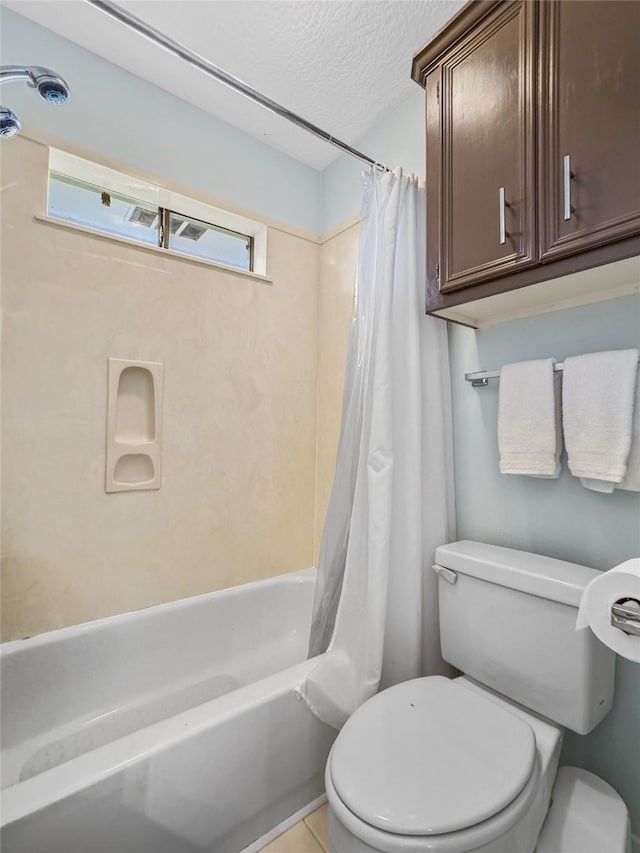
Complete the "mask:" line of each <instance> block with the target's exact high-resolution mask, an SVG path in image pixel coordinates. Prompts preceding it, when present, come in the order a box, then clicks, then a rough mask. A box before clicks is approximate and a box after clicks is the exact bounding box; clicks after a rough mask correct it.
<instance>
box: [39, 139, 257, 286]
mask: <svg viewBox="0 0 640 853" xmlns="http://www.w3.org/2000/svg"><path fill="white" fill-rule="evenodd" d="M52 179H53V180H58V181H63V182H65V183H69V184H71V185H74V186H78V187H80V188H85V189H89V190H93V191H95V192H96V193H98V194H100V193H104V192H106V193H109V194H110V195H112V196H114V197H115V198H118V199H119V200H122V201H126V202H128V203H139V204H140V205H141V206H146V207H149V208H152V209H156V210H157V211H158V216H157V230H158V237H157V240H156V241H154V242H151V243H149V242H147V241H144V240H140V241H139V245H140V247H142V248H145V247H146V248H149V247H154V246H155V248H158V249H160V250H162V251H163V252H167V253H168V254H170V255H171V256H173V257H178V258H183V259H188V260H190V261H201V262H205V263H211V264H214V265H219V266H221V267H223V268H228V269H230V270H234V271H236V272H238V273H240V274H242V273H245V274H251V275H258V276H262V277H266V276H267V269H266V266H267V264H266V259H267V258H266V256H267V226H266V224H265V223H263V222H257V221H255V220H252V219H249V218H248V217H246V216H243V215H241V214H236V213H233V212H232V211H229V210H226V209H223V208H219V207H214V206H213V205H212V204H209V203H207V202H205V201H201V200H199V199H196V198H193V197H189V196H186V195H182V194H181V193H179V192H177V191H175V190H172V189H169V187H167V186H163V185H162V184H159V183H155V182H154V183H152V182H151V181H149V180H146V179H144V178H140V177H137V176H134V175H131V174H127V173H125V172H120V171H118V170H115V169H112V168H110V167H108V166H104V165H102V164H100V163H96V162H94V161H90V160H85V159H83V158H81V157H77V156H76V155H74V154H69V153H68V152H65V151H61V150H59V149H55V148H50V149H49V170H48V175H47V190H49V186H50V182H51V180H52ZM47 213H48V217H50V218H51V219H53V220H54V221H56V222H60V223H61V224H63V225H64V224H67V225H71V226H76V227H84V228H88V229H89V230H93V231H95V232H96V233H100V234H104V236H105V237H108V238H111V239H126V240H127V241H130V242H131V243H133V244H134V245H137V244H138V241H137V240H135V238H130V237H121V236H119V235H117V234H114V233H112V232H110V231H108V230H106V229H103V228H102V227H101V226H100V224H98V223H92V222H91V221H90V220H87V222H86V223H78V222H77V221H76V220H71V219H64V218H62V217H60V216H59V215H55V214H53V213H49V201H48V193H47ZM171 215H174V216H176V217H182V218H184V219H187V220H190V221H192V222H194V223H196V224H201V225H203V226H206V227H207V228H209V229H211V230H214V231H217V232H218V233H221V234H227V235H230V236H233V237H237V238H240V239H242V240H244V241H245V242H246V244H247V254H248V258H247V260H248V267H244V266H238V265H236V264H233V263H226V262H225V261H220V260H216V259H215V258H208V257H206V256H204V255H199V254H191V253H189V252H186V251H182V250H179V249H175V248H172V247H171V246H170V238H171V236H173V235H171V232H170V227H169V223H170V219H171Z"/></svg>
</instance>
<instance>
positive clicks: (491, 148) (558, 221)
mask: <svg viewBox="0 0 640 853" xmlns="http://www.w3.org/2000/svg"><path fill="white" fill-rule="evenodd" d="M638 32H640V2H627V0H544V2H538V0H473V2H471V3H467V5H466V6H464V7H463V8H462V9H461V11H460V12H459V13H458V14H457V15H456V16H455V17H454V18H453V19H452V20H451V21H450V22H449V23H448V24H447V25H446V26H445V27H444V28H443V29H442V30H441V31H440V32H439V33H438V34H437V35H436V36H435V37H434V38H433V39H432V40H431V41H430V42H429V43H428V44H427V45H426V46H425V47H424V48H423V49H422V50H421V51H420V52H419V53H418V54H417V55H416V57H415V58H414V62H413V77H414V79H415V80H416V81H417V82H419V83H420V84H421V85H422V86H423V87H424V88H425V90H426V133H427V205H428V207H427V278H428V280H427V311H428V312H429V313H434V314H438V315H440V316H445V317H447V316H448V317H451V318H454V319H455V318H456V308H457V306H460V305H463V304H465V303H468V302H471V301H476V300H481V299H486V298H489V297H495V296H496V295H497V294H500V293H505V292H508V291H513V290H515V289H519V288H523V287H526V286H528V285H532V284H536V283H538V282H542V281H546V280H550V279H555V278H558V277H561V276H565V275H567V274H569V273H575V272H576V271H579V270H585V269H588V268H591V267H595V266H598V265H600V264H604V263H608V262H611V261H614V260H619V259H622V258H630V257H633V256H635V255H638V254H640V50H638V47H637V34H638ZM539 292H542V291H539ZM599 298H602V296H600V297H599ZM494 301H495V300H494ZM459 313H460V312H459V311H458V314H459Z"/></svg>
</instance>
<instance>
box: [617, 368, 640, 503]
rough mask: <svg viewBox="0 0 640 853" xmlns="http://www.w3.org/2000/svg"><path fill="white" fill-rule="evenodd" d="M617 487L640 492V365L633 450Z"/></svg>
mask: <svg viewBox="0 0 640 853" xmlns="http://www.w3.org/2000/svg"><path fill="white" fill-rule="evenodd" d="M616 489H625V490H626V491H628V492H640V367H639V368H638V381H637V382H636V395H635V402H634V405H633V423H632V426H631V450H630V451H629V458H628V459H627V473H626V474H625V475H624V480H623V481H622V482H621V483H617V484H616Z"/></svg>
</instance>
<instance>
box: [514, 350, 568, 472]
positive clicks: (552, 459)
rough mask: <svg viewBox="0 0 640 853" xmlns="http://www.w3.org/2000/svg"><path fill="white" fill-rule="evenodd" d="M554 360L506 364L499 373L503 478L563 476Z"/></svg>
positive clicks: (557, 385) (557, 379) (558, 401)
mask: <svg viewBox="0 0 640 853" xmlns="http://www.w3.org/2000/svg"><path fill="white" fill-rule="evenodd" d="M554 364H555V359H553V358H544V359H539V360H536V361H521V362H518V363H516V364H505V365H504V367H503V368H502V370H501V371H500V396H499V401H498V449H499V450H500V472H501V473H502V474H526V475H529V476H532V477H558V476H560V454H561V453H562V430H561V426H560V377H559V376H558V375H556V376H555V377H554V372H553V365H554Z"/></svg>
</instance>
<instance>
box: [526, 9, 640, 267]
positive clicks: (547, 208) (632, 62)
mask: <svg viewBox="0 0 640 853" xmlns="http://www.w3.org/2000/svg"><path fill="white" fill-rule="evenodd" d="M540 32H541V45H542V47H543V51H542V55H541V60H542V61H541V75H540V78H541V80H540V82H541V98H540V130H541V134H540V155H541V156H540V177H541V185H540V191H541V197H542V199H543V203H542V205H541V207H540V210H541V213H542V215H543V218H542V220H541V224H540V228H541V235H542V246H541V250H542V253H541V254H542V259H543V260H545V261H547V260H552V259H554V258H557V257H562V256H564V255H569V254H574V253H575V252H582V251H584V250H585V249H590V248H592V247H594V246H600V245H603V244H604V243H610V242H611V241H613V240H619V239H621V238H624V237H627V236H629V235H632V234H635V233H638V231H640V2H637V0H623V2H612V0H605V2H602V1H601V2H566V0H562V2H560V0H546V2H544V3H542V4H541V6H540Z"/></svg>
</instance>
